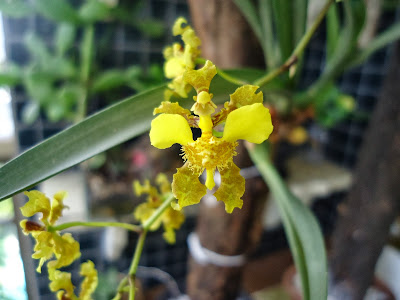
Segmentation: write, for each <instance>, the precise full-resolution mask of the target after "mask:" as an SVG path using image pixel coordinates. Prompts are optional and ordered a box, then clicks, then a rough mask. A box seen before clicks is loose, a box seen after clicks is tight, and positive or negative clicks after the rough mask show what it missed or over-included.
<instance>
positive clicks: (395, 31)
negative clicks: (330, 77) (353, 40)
mask: <svg viewBox="0 0 400 300" xmlns="http://www.w3.org/2000/svg"><path fill="white" fill-rule="evenodd" d="M398 39H400V23H398V22H397V23H395V24H393V25H392V26H390V27H389V28H388V29H386V30H385V31H384V32H383V33H381V34H379V35H378V36H377V37H375V38H374V39H373V40H372V41H371V42H370V43H369V44H368V45H367V47H365V48H364V49H361V51H358V52H356V53H355V55H354V56H353V58H352V60H351V61H350V62H349V67H350V68H351V67H354V66H356V65H359V64H361V63H363V62H364V61H365V60H367V59H368V57H369V56H370V55H371V54H373V53H374V52H375V51H377V50H379V49H381V48H383V47H385V46H387V45H389V44H390V43H393V42H394V41H397V40H398Z"/></svg>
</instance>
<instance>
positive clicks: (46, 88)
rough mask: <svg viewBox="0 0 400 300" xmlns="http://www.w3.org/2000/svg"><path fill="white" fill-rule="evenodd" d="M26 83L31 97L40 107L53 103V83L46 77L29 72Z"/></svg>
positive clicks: (25, 79)
mask: <svg viewBox="0 0 400 300" xmlns="http://www.w3.org/2000/svg"><path fill="white" fill-rule="evenodd" d="M24 82H25V87H26V89H27V91H28V94H29V96H30V97H32V98H33V99H34V100H36V101H38V102H39V103H40V105H46V104H47V103H48V102H49V101H51V99H52V97H53V95H54V90H53V86H52V84H53V83H52V81H49V80H48V78H47V77H46V76H45V75H44V76H43V75H42V74H41V73H34V72H28V74H27V76H26V77H25V78H24Z"/></svg>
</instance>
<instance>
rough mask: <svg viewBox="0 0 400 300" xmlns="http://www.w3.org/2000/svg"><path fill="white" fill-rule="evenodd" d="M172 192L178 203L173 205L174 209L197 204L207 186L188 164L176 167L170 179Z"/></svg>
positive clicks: (205, 191)
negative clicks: (172, 177) (171, 179)
mask: <svg viewBox="0 0 400 300" xmlns="http://www.w3.org/2000/svg"><path fill="white" fill-rule="evenodd" d="M172 193H173V194H174V196H175V198H176V199H178V203H177V204H175V205H173V207H174V209H181V208H182V207H185V206H188V205H192V204H197V203H199V202H200V200H201V198H203V196H204V195H205V194H206V193H207V188H206V187H205V186H204V185H203V184H201V182H200V180H199V177H198V175H197V174H194V173H193V171H192V170H190V168H189V166H188V164H187V163H186V164H184V165H183V167H182V168H178V169H177V172H176V174H175V175H174V179H173V181H172Z"/></svg>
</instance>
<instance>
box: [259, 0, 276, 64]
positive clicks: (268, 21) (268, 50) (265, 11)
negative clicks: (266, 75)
mask: <svg viewBox="0 0 400 300" xmlns="http://www.w3.org/2000/svg"><path fill="white" fill-rule="evenodd" d="M259 12H260V21H261V25H262V31H263V39H262V44H261V45H263V50H264V56H265V59H266V65H267V67H268V68H270V69H273V68H276V67H278V64H279V61H280V60H281V57H280V56H281V55H280V52H279V51H278V48H277V45H276V41H275V36H274V28H273V19H272V3H271V1H265V0H261V1H259Z"/></svg>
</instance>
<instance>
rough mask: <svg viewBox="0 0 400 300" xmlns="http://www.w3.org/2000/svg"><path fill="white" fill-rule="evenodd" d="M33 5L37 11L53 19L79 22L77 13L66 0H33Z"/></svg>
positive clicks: (73, 22)
mask: <svg viewBox="0 0 400 300" xmlns="http://www.w3.org/2000/svg"><path fill="white" fill-rule="evenodd" d="M33 5H34V7H35V9H36V11H37V12H38V13H40V14H42V15H43V16H45V17H46V18H49V19H51V20H53V21H56V22H68V23H72V24H79V23H81V20H80V19H79V15H78V13H77V12H76V10H75V9H74V8H73V7H72V6H71V5H70V4H69V2H68V1H67V0H34V1H33Z"/></svg>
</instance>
